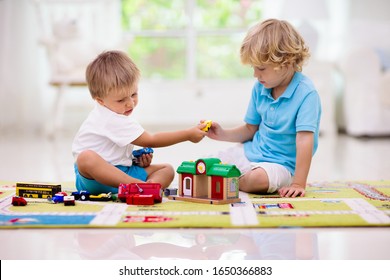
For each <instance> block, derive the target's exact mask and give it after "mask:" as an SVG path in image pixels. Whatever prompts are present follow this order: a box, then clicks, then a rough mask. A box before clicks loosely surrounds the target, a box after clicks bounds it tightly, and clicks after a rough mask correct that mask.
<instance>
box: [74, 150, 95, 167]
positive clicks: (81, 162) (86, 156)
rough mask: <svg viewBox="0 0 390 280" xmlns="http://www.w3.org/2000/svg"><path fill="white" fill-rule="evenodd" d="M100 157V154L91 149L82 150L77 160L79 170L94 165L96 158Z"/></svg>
mask: <svg viewBox="0 0 390 280" xmlns="http://www.w3.org/2000/svg"><path fill="white" fill-rule="evenodd" d="M98 157H99V155H98V154H97V153H96V152H94V151H91V150H86V151H83V152H81V153H80V154H79V155H78V156H77V161H76V163H77V168H78V169H79V170H86V169H88V168H89V167H90V166H93V165H95V164H96V160H97V158H98Z"/></svg>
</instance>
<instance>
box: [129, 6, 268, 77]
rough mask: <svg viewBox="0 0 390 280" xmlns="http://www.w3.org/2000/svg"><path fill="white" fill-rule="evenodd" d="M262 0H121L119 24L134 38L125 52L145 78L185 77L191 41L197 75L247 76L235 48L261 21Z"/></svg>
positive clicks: (250, 73)
mask: <svg viewBox="0 0 390 280" xmlns="http://www.w3.org/2000/svg"><path fill="white" fill-rule="evenodd" d="M261 3H262V2H261V0H170V1H164V0H122V27H123V29H124V31H125V32H128V33H129V34H130V35H132V36H134V40H133V42H132V44H131V45H130V46H129V54H130V56H131V57H132V58H133V59H134V61H135V62H136V63H137V65H138V66H139V67H140V69H141V72H142V76H143V77H144V78H163V79H186V78H188V73H187V71H188V64H189V63H190V62H189V61H188V58H187V56H186V54H187V53H188V49H187V48H188V47H189V46H188V42H193V44H194V45H195V52H194V53H195V54H194V56H195V59H194V61H193V65H192V67H195V69H196V71H195V73H196V78H197V79H237V78H249V77H251V75H252V70H251V69H250V67H248V66H244V65H242V64H241V62H240V57H239V49H240V45H241V42H242V39H243V38H244V36H245V33H246V31H247V30H248V28H249V27H250V26H251V25H253V24H254V23H256V22H258V21H259V20H261ZM191 7H192V8H191ZM191 23H192V25H191ZM190 36H194V37H191V38H192V39H194V40H188V38H189V37H190Z"/></svg>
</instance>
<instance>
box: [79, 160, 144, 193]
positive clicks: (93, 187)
mask: <svg viewBox="0 0 390 280" xmlns="http://www.w3.org/2000/svg"><path fill="white" fill-rule="evenodd" d="M115 167H116V168H118V169H120V170H121V171H123V172H124V173H126V174H127V175H129V176H131V177H133V178H137V179H139V180H142V181H146V179H147V178H148V173H146V171H145V169H144V168H142V167H139V166H137V165H132V166H122V165H117V166H115ZM74 172H75V174H76V188H77V190H78V191H88V192H90V193H91V194H94V195H98V194H101V193H109V192H111V193H118V188H114V187H111V186H106V185H103V184H101V183H99V182H97V181H95V180H93V179H88V178H85V177H83V176H82V175H81V174H80V173H79V169H78V168H77V164H74Z"/></svg>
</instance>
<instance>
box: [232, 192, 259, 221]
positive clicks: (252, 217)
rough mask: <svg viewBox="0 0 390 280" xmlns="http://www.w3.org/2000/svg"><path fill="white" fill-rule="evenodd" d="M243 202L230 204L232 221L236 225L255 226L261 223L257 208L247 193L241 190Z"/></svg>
mask: <svg viewBox="0 0 390 280" xmlns="http://www.w3.org/2000/svg"><path fill="white" fill-rule="evenodd" d="M240 198H241V201H242V202H241V203H233V204H230V219H231V220H230V221H231V223H232V225H234V226H252V225H253V226H255V225H258V224H259V220H258V219H257V215H256V210H255V209H254V208H253V205H252V202H251V200H250V199H249V197H248V194H247V193H243V192H240Z"/></svg>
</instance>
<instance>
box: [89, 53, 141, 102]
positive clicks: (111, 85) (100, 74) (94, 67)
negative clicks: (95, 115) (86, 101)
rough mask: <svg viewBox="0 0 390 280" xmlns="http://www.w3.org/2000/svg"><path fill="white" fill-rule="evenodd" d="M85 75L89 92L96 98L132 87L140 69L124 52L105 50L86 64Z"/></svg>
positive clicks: (135, 83) (136, 80)
mask: <svg viewBox="0 0 390 280" xmlns="http://www.w3.org/2000/svg"><path fill="white" fill-rule="evenodd" d="M85 75H86V80H87V84H88V88H89V92H90V93H91V96H92V98H93V99H96V98H103V97H105V96H107V95H108V94H110V93H111V92H118V91H122V90H129V89H132V88H134V87H135V86H136V85H137V83H138V80H139V77H140V71H139V70H138V68H137V66H136V65H135V63H134V62H133V61H132V60H131V59H130V58H129V57H128V55H127V54H126V53H124V52H121V51H105V52H103V53H101V54H100V55H98V57H97V58H95V60H93V61H92V62H91V63H90V64H89V65H88V66H87V70H86V73H85Z"/></svg>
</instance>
